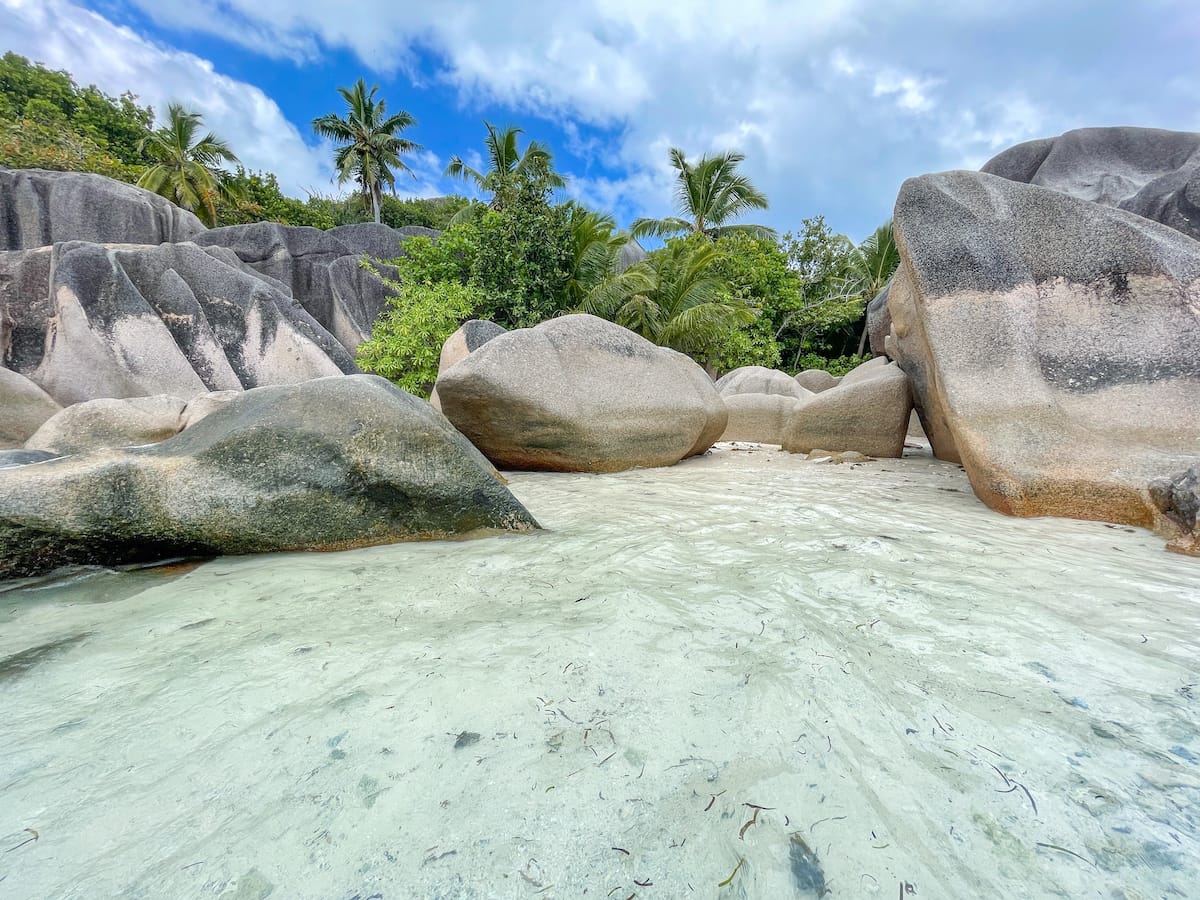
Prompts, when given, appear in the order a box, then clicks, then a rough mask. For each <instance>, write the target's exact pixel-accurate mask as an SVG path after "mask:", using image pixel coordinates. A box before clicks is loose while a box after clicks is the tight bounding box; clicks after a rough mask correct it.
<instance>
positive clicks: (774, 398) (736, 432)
mask: <svg viewBox="0 0 1200 900" xmlns="http://www.w3.org/2000/svg"><path fill="white" fill-rule="evenodd" d="M810 396H813V395H810ZM721 399H722V400H724V401H725V407H726V409H728V410H729V419H728V421H727V422H726V424H725V431H724V432H723V433H722V434H721V440H723V441H751V442H753V443H757V444H782V443H783V436H784V434H785V433H786V431H787V429H788V425H789V424H790V422H791V420H792V417H793V416H795V415H796V414H797V413H798V412H799V411H800V410H801V409H802V408H803V407H804V406H805V405H807V403H808V399H807V398H806V399H803V400H802V399H800V398H798V397H791V396H788V395H786V394H723V395H722V396H721Z"/></svg>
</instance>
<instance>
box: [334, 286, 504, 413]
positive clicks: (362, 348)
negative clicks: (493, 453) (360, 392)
mask: <svg viewBox="0 0 1200 900" xmlns="http://www.w3.org/2000/svg"><path fill="white" fill-rule="evenodd" d="M388 284H389V286H390V287H392V288H393V289H394V291H395V293H394V295H393V296H392V297H390V298H389V299H388V303H387V308H386V309H385V310H384V311H383V313H382V315H380V317H379V319H378V320H376V322H375V330H374V332H373V333H372V335H371V340H369V341H366V342H365V343H362V344H359V346H358V351H357V353H356V356H357V359H358V364H359V365H360V366H361V367H362V368H363V370H364V371H367V372H374V373H375V374H376V375H382V376H383V377H384V378H387V379H390V380H391V381H394V382H395V383H396V384H397V385H399V386H400V387H402V388H403V389H404V390H406V391H408V392H409V393H411V394H416V395H417V396H422V397H424V396H428V395H429V392H430V391H431V390H433V382H434V380H435V379H436V378H437V370H438V358H439V356H440V355H441V349H442V344H443V343H445V341H446V338H448V337H450V335H451V334H453V333H454V332H455V330H456V329H457V328H458V326H459V325H461V324H462V323H463V322H465V321H466V320H467V319H469V318H471V316H472V314H473V312H474V311H475V310H476V309H477V308H479V307H480V306H481V305H482V304H483V296H482V294H481V293H480V291H479V289H478V288H476V287H474V286H472V285H470V284H460V283H458V282H456V281H435V282H433V283H432V284H422V283H419V282H414V283H410V284H403V285H402V284H399V283H398V282H394V281H389V282H388Z"/></svg>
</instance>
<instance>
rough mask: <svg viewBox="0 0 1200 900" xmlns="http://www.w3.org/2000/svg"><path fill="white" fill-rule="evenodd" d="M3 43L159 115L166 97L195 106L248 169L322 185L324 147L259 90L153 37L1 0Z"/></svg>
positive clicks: (40, 0) (57, 8)
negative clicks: (134, 97) (308, 139)
mask: <svg viewBox="0 0 1200 900" xmlns="http://www.w3.org/2000/svg"><path fill="white" fill-rule="evenodd" d="M0 12H2V13H3V15H4V17H5V22H4V30H3V42H4V49H6V50H13V51H15V52H17V53H20V54H22V55H24V56H27V57H29V58H31V59H33V60H35V61H37V62H41V63H44V64H45V65H47V66H49V67H51V68H54V69H66V70H67V71H69V72H71V74H72V75H73V76H74V77H75V80H76V81H77V82H80V83H82V84H95V85H96V86H97V87H99V88H100V89H101V90H103V91H105V92H106V93H109V94H113V95H116V94H120V93H122V92H123V91H126V90H129V89H130V87H134V86H135V87H136V89H137V91H138V94H139V100H140V101H141V102H143V103H148V104H150V105H151V106H153V107H154V108H155V110H156V112H158V113H159V114H160V115H161V114H162V112H163V111H164V110H165V109H166V105H167V103H168V102H171V101H178V102H181V103H183V105H184V106H186V107H188V108H190V109H197V110H202V111H203V113H204V124H205V126H206V127H207V128H209V129H211V130H212V131H213V132H215V133H216V134H218V135H220V136H221V137H223V138H224V139H225V140H226V141H228V142H229V144H230V145H231V146H232V147H233V149H234V151H235V152H236V153H237V155H238V157H239V159H240V160H241V162H242V164H243V165H244V166H246V167H247V168H249V169H263V170H266V171H269V172H274V173H275V174H276V175H277V176H278V178H279V183H280V186H281V187H282V188H283V190H284V191H285V192H289V193H292V194H294V195H297V196H304V195H305V193H306V192H307V191H309V190H317V191H323V192H326V193H327V192H329V190H330V188H331V185H330V175H331V172H332V166H331V164H330V162H329V160H330V158H331V156H330V153H329V150H328V148H326V147H320V146H310V145H308V144H306V143H305V142H304V140H303V138H301V136H300V132H299V130H298V129H297V128H296V126H295V125H293V124H292V123H291V122H289V121H287V119H286V118H285V117H284V115H283V113H282V111H281V110H280V109H279V106H278V105H277V104H276V103H275V101H274V100H272V99H271V98H270V97H268V96H267V95H266V94H264V93H263V92H262V91H261V90H259V89H258V88H256V87H254V86H253V85H249V84H246V83H245V82H241V81H236V80H234V79H232V78H229V77H227V76H225V75H221V74H219V73H218V72H216V71H214V70H213V65H212V63H211V62H209V61H208V60H205V59H201V58H200V57H198V56H195V55H194V54H191V53H185V52H183V51H180V50H176V49H173V48H170V47H164V46H161V45H159V44H156V43H153V42H151V41H149V40H147V39H146V38H144V37H142V36H140V35H138V34H136V33H135V32H133V31H132V30H130V29H128V28H124V27H120V26H117V25H114V24H112V23H111V22H109V21H108V20H107V19H105V18H103V17H101V16H99V15H97V14H96V13H93V12H90V11H88V10H85V9H81V8H80V7H78V6H75V5H73V4H71V3H67V2H64V0H0Z"/></svg>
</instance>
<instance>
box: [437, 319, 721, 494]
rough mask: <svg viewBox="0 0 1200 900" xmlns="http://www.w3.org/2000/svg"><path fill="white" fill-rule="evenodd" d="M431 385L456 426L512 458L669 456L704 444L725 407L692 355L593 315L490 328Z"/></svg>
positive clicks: (595, 461) (497, 455)
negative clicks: (497, 331) (494, 331)
mask: <svg viewBox="0 0 1200 900" xmlns="http://www.w3.org/2000/svg"><path fill="white" fill-rule="evenodd" d="M436 388H437V394H438V397H439V398H440V400H441V405H442V410H443V412H445V414H446V417H447V418H448V419H449V420H450V421H451V422H453V423H454V425H455V427H456V428H458V429H459V430H460V431H462V433H463V434H465V435H466V436H467V437H468V438H469V439H470V440H471V442H472V443H473V444H475V446H476V447H478V448H479V449H480V450H481V451H483V453H484V455H486V456H487V457H488V458H489V459H491V460H492V461H493V462H494V463H496V465H499V466H504V467H509V468H514V469H545V470H554V471H572V472H616V471H620V470H622V469H630V468H633V467H635V466H646V467H649V466H669V465H672V464H674V463H676V462H678V461H679V460H680V459H683V458H684V457H686V456H691V455H695V454H698V453H703V452H704V451H706V450H707V449H708V448H709V447H711V446H712V444H713V443H714V442H715V441H716V440H717V438H719V437H720V435H721V433H722V432H723V431H724V430H725V424H726V420H727V416H728V413H727V411H726V409H725V404H724V402H723V401H722V400H721V397H720V395H719V394H718V393H717V390H716V388H715V387H714V386H713V383H712V380H711V379H710V378H709V377H708V375H707V374H705V372H704V370H703V369H702V368H700V366H698V365H696V363H695V362H693V361H692V360H691V359H689V358H688V357H686V356H684V355H683V354H682V353H677V352H675V351H674V350H668V349H666V348H663V347H657V346H655V345H654V344H652V343H650V342H649V341H647V340H645V339H644V338H642V337H639V336H638V335H636V334H634V333H633V332H632V331H629V330H627V329H625V328H622V327H621V326H619V325H615V324H613V323H612V322H607V321H605V320H603V319H598V318H596V317H594V316H589V315H571V316H562V317H560V318H556V319H550V320H548V321H546V322H543V323H541V324H540V325H538V326H537V327H535V328H522V329H517V330H515V331H509V332H507V333H505V334H502V335H499V336H497V337H494V338H492V339H491V340H489V341H487V342H486V343H485V344H483V345H482V346H480V347H479V348H478V349H476V350H475V351H474V352H473V353H471V354H470V355H469V356H467V357H466V358H465V359H462V360H460V361H459V362H457V363H456V364H455V365H452V366H451V367H450V368H448V369H447V370H446V371H444V372H443V373H442V374H441V375H439V376H438V380H437V385H436Z"/></svg>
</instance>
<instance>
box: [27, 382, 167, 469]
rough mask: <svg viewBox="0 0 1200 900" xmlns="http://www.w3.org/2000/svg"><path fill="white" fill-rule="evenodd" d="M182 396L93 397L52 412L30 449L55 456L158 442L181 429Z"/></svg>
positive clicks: (31, 441) (29, 442)
mask: <svg viewBox="0 0 1200 900" xmlns="http://www.w3.org/2000/svg"><path fill="white" fill-rule="evenodd" d="M186 405H187V404H186V403H185V402H184V401H183V400H181V399H179V398H178V397H171V396H169V395H167V394H159V395H158V396H156V397H133V398H131V399H129V400H111V399H103V400H89V401H87V402H86V403H76V404H75V405H73V406H68V407H67V408H66V409H64V410H63V411H62V412H60V413H58V414H56V415H54V416H51V417H50V418H49V419H47V420H46V422H45V424H43V425H42V427H41V428H39V429H38V430H37V432H36V433H34V435H33V436H32V437H30V438H29V440H28V441H26V443H25V449H26V450H41V451H43V452H46V453H53V454H54V455H55V456H65V455H67V454H71V453H84V452H87V451H89V450H103V449H107V448H113V447H140V446H142V445H144V444H156V443H158V442H159V441H165V440H166V439H167V438H169V437H173V436H174V435H176V434H178V433H179V430H180V429H181V428H182V427H183V419H182V414H183V409H184V407H185V406H186Z"/></svg>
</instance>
